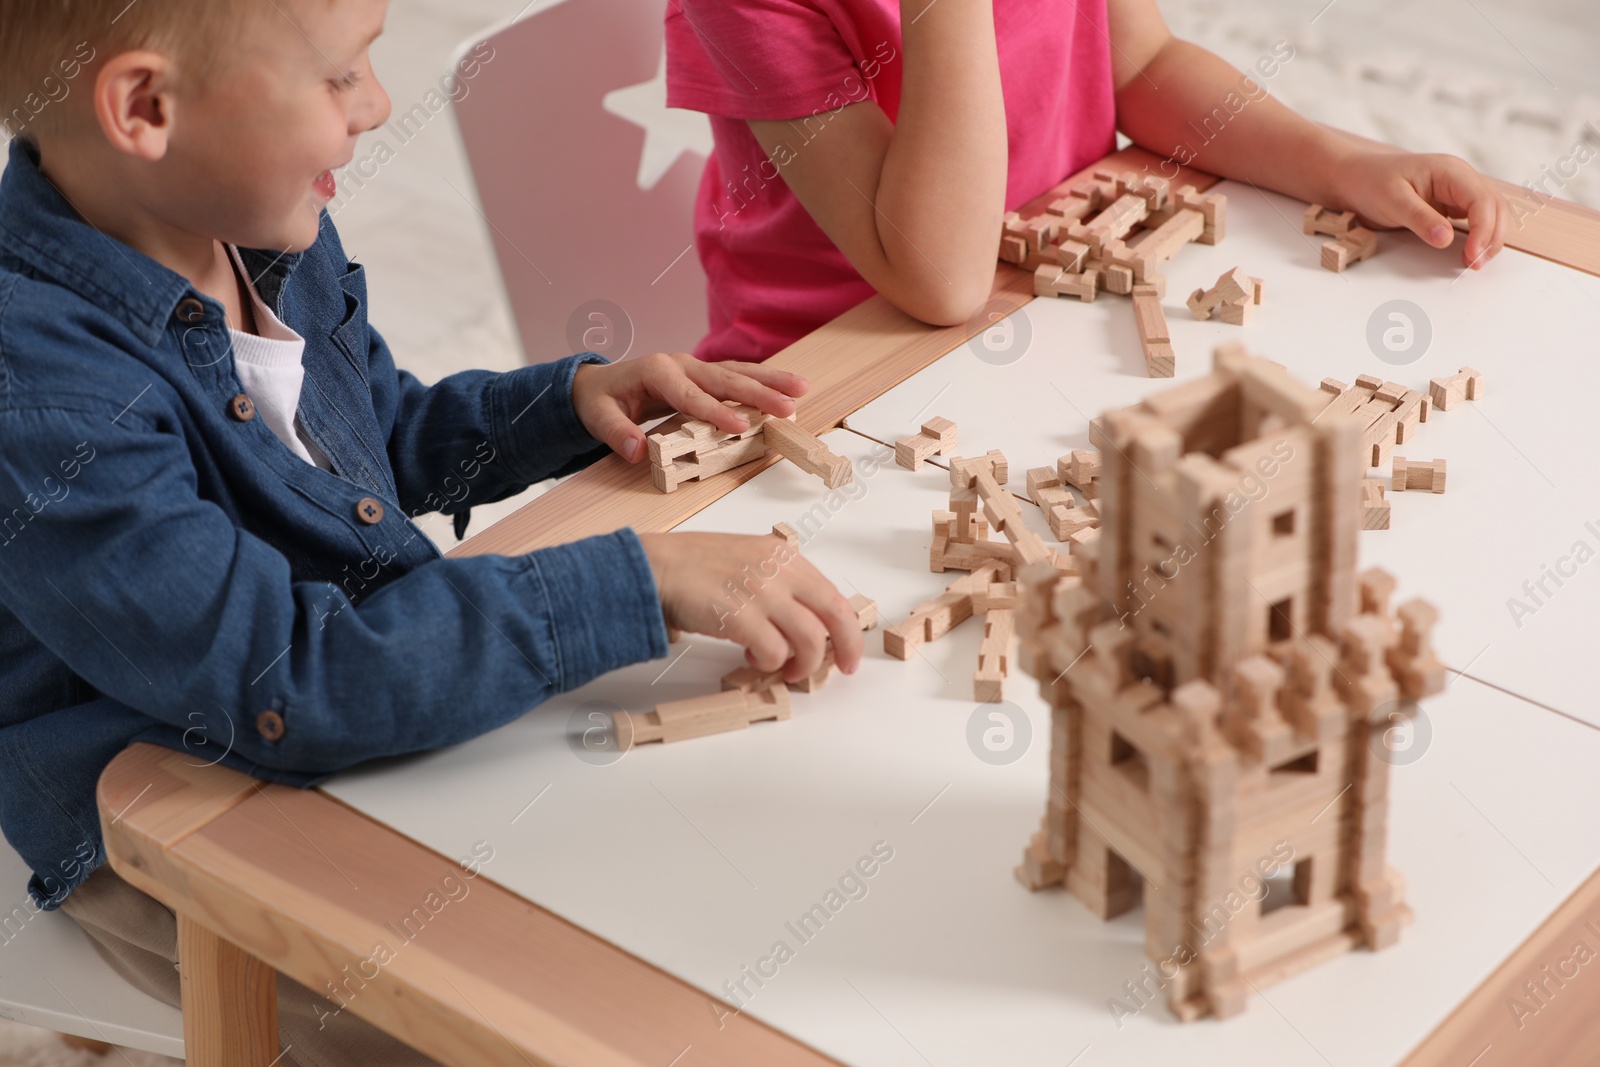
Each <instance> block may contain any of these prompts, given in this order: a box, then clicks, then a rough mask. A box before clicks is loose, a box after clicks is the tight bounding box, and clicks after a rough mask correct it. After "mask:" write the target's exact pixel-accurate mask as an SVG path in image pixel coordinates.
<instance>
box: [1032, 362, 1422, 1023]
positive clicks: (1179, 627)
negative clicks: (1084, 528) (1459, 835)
mask: <svg viewBox="0 0 1600 1067" xmlns="http://www.w3.org/2000/svg"><path fill="white" fill-rule="evenodd" d="M1328 401H1329V398H1328V396H1327V394H1325V393H1320V392H1319V391H1318V390H1316V389H1312V388H1310V387H1308V386H1305V385H1303V384H1301V383H1300V382H1299V381H1297V380H1295V379H1294V378H1293V377H1291V376H1290V375H1289V374H1288V372H1287V371H1285V370H1284V369H1283V367H1281V366H1280V365H1278V364H1276V363H1272V362H1270V361H1268V360H1263V359H1256V358H1252V357H1250V356H1248V355H1246V354H1245V353H1244V351H1243V350H1242V349H1241V348H1239V347H1238V346H1226V347H1224V348H1221V349H1218V350H1217V353H1216V356H1215V364H1214V368H1213V372H1212V373H1211V375H1210V376H1208V377H1206V378H1203V379H1200V380H1197V381H1193V382H1189V383H1187V384H1184V385H1180V386H1178V387H1176V388H1173V389H1169V390H1167V391H1165V392H1162V393H1159V394H1157V395H1155V396H1153V397H1151V398H1150V399H1148V400H1146V401H1144V402H1143V403H1141V404H1139V405H1137V406H1135V407H1131V408H1125V409H1122V410H1119V411H1113V412H1110V413H1108V414H1107V415H1106V416H1105V417H1104V418H1103V419H1101V420H1097V426H1096V427H1095V431H1094V435H1095V437H1096V440H1095V441H1094V442H1093V443H1094V444H1096V445H1097V446H1098V447H1099V448H1100V450H1101V453H1102V456H1103V459H1104V471H1103V473H1102V475H1101V492H1102V497H1101V501H1100V508H1101V534H1100V537H1099V540H1098V543H1097V544H1096V545H1095V546H1094V548H1093V551H1092V552H1091V553H1089V554H1087V555H1085V556H1084V557H1083V559H1082V563H1083V571H1082V574H1081V575H1079V576H1072V575H1063V574H1062V573H1061V572H1060V571H1059V570H1056V569H1055V568H1052V567H1051V566H1050V565H1049V564H1036V565H1033V566H1031V567H1029V568H1027V569H1026V570H1025V571H1024V572H1023V575H1022V580H1021V582H1020V583H1019V584H1021V585H1022V587H1023V591H1022V601H1021V605H1020V607H1019V610H1018V612H1017V629H1018V633H1019V636H1020V637H1021V645H1022V649H1021V651H1022V657H1021V660H1022V664H1023V667H1024V669H1026V670H1027V671H1028V672H1029V673H1031V674H1033V675H1034V676H1035V677H1037V678H1038V679H1039V680H1040V688H1041V690H1042V692H1043V694H1044V696H1045V697H1046V699H1047V700H1048V701H1049V702H1050V705H1051V707H1052V725H1051V757H1050V795H1049V803H1048V807H1047V809H1046V812H1045V815H1044V818H1043V821H1042V826H1041V828H1040V830H1039V831H1038V833H1037V834H1035V835H1034V838H1033V840H1032V842H1031V843H1030V845H1029V846H1028V848H1027V850H1026V852H1025V854H1024V858H1023V863H1022V865H1021V866H1020V867H1018V868H1017V876H1018V878H1019V879H1020V880H1021V881H1022V882H1023V883H1024V884H1025V885H1027V886H1028V887H1029V888H1032V889H1039V888H1041V887H1044V886H1047V885H1053V884H1057V883H1064V884H1065V885H1066V887H1067V889H1068V890H1070V891H1071V892H1072V893H1073V894H1074V895H1076V896H1077V897H1078V898H1079V899H1081V900H1082V901H1083V902H1084V903H1085V904H1087V905H1088V906H1089V907H1090V909H1092V910H1093V911H1094V912H1095V913H1096V914H1097V915H1099V916H1100V917H1101V918H1102V919H1110V918H1112V917H1113V916H1116V915H1118V914H1121V913H1122V912H1125V911H1127V910H1129V909H1130V908H1132V907H1133V906H1134V905H1135V904H1136V903H1137V902H1138V901H1139V900H1140V898H1141V896H1142V898H1143V901H1144V906H1145V951H1146V954H1147V955H1148V956H1149V958H1150V960H1151V961H1152V962H1153V963H1154V964H1156V970H1157V973H1158V974H1159V976H1160V978H1161V979H1162V982H1163V988H1164V990H1165V993H1166V998H1167V1002H1168V1004H1169V1006H1170V1007H1171V1008H1172V1010H1173V1011H1174V1012H1175V1013H1176V1014H1177V1015H1178V1016H1179V1018H1181V1019H1183V1020H1185V1021H1187V1020H1190V1019H1194V1018H1196V1017H1198V1016H1200V1015H1203V1014H1205V1013H1206V1012H1208V1011H1209V1012H1213V1013H1215V1014H1216V1015H1218V1016H1224V1017H1225V1016H1229V1015H1233V1014H1236V1013H1238V1012H1240V1011H1242V1010H1243V1009H1244V1006H1245V1002H1246V996H1247V994H1248V993H1249V992H1250V991H1251V989H1252V987H1257V988H1259V987H1261V986H1262V985H1264V984H1265V983H1268V982H1272V981H1276V980H1277V979H1280V978H1283V977H1286V976H1288V975H1290V974H1293V973H1295V972H1297V971H1299V970H1302V969H1304V968H1307V967H1310V966H1313V965H1315V964H1317V963H1319V962H1321V961H1323V960H1325V959H1328V958H1330V957H1332V956H1334V955H1336V954H1338V953H1341V952H1344V951H1346V950H1348V949H1351V948H1354V947H1356V946H1360V945H1365V946H1367V947H1369V948H1372V949H1380V948H1384V947H1386V946H1388V945H1390V944H1393V943H1394V941H1395V940H1396V938H1397V937H1398V936H1399V931H1400V927H1401V926H1402V925H1403V924H1404V923H1405V922H1407V921H1408V920H1409V919H1410V917H1411V913H1410V909H1409V908H1408V907H1407V906H1406V904H1405V902H1404V899H1403V897H1404V891H1405V883H1404V881H1403V880H1402V878H1401V877H1400V875H1399V874H1398V873H1396V872H1395V871H1393V870H1392V869H1390V868H1389V867H1387V866H1386V865H1385V863H1384V851H1385V841H1386V831H1387V821H1388V783H1389V773H1388V772H1389V765H1388V763H1387V762H1386V761H1385V759H1384V756H1385V755H1386V754H1387V752H1388V751H1389V750H1388V749H1386V748H1385V747H1384V739H1383V736H1382V735H1383V734H1384V732H1385V731H1388V730H1391V729H1393V728H1394V727H1395V725H1396V723H1399V722H1402V721H1403V719H1404V717H1406V716H1409V715H1411V714H1413V713H1414V711H1415V705H1414V704H1412V703H1410V702H1411V701H1415V700H1418V699H1420V698H1422V697H1424V696H1426V695H1429V694H1431V693H1435V692H1438V691H1439V690H1440V689H1442V688H1443V684H1444V672H1443V668H1442V667H1441V666H1440V664H1439V662H1438V660H1437V659H1436V658H1435V657H1434V654H1433V650H1432V646H1431V630H1432V627H1433V624H1434V621H1435V619H1436V613H1435V611H1434V609H1433V608H1432V607H1430V606H1429V605H1428V604H1426V603H1424V602H1423V601H1420V600H1413V601H1410V602H1408V603H1406V604H1404V605H1402V606H1401V607H1399V608H1398V609H1397V610H1395V611H1393V612H1391V610H1390V605H1389V601H1390V595H1391V593H1392V591H1393V588H1394V581H1393V579H1391V578H1390V577H1389V576H1388V575H1386V574H1384V573H1383V572H1382V571H1379V570H1370V571H1367V572H1366V573H1364V574H1362V575H1360V576H1358V575H1357V573H1356V534H1357V531H1358V529H1359V528H1360V514H1359V513H1360V507H1361V492H1360V490H1361V483H1362V475H1363V473H1364V468H1365V466H1366V464H1365V463H1364V462H1363V459H1364V455H1363V447H1362V442H1361V427H1360V426H1359V425H1358V424H1357V423H1356V422H1355V421H1354V420H1352V419H1348V418H1346V417H1345V416H1343V415H1342V414H1339V413H1338V412H1333V411H1330V412H1327V413H1324V410H1323V409H1324V408H1325V407H1326V406H1327V404H1328ZM1267 876H1272V877H1270V878H1269V877H1267Z"/></svg>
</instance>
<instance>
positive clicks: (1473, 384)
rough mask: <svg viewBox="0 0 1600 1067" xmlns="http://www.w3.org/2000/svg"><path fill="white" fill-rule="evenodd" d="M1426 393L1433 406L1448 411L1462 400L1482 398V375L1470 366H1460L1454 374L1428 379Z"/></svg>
mask: <svg viewBox="0 0 1600 1067" xmlns="http://www.w3.org/2000/svg"><path fill="white" fill-rule="evenodd" d="M1428 395H1429V398H1430V399H1431V400H1432V402H1433V406H1434V407H1436V408H1438V409H1439V410H1440V411H1449V410H1450V409H1451V408H1453V407H1455V406H1456V405H1457V404H1459V403H1461V401H1463V400H1478V399H1481V398H1482V396H1483V375H1482V374H1481V373H1479V372H1478V371H1475V370H1473V369H1472V368H1471V367H1462V368H1461V370H1459V371H1457V372H1456V373H1455V374H1447V375H1445V376H1443V377H1440V378H1434V379H1432V380H1430V381H1429V382H1428Z"/></svg>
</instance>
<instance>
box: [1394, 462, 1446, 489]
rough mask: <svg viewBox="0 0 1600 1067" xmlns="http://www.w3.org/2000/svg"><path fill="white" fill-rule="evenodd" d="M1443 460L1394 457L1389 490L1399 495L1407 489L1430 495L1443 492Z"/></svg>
mask: <svg viewBox="0 0 1600 1067" xmlns="http://www.w3.org/2000/svg"><path fill="white" fill-rule="evenodd" d="M1444 473H1445V468H1444V460H1442V459H1432V460H1414V459H1413V460H1407V459H1406V457H1404V456H1396V457H1394V470H1393V474H1392V476H1391V477H1390V479H1389V482H1390V488H1392V489H1393V490H1394V491H1395V492H1397V493H1399V492H1402V491H1404V490H1407V489H1420V490H1423V491H1425V492H1430V493H1442V492H1444Z"/></svg>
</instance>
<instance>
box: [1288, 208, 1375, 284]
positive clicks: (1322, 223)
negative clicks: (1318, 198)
mask: <svg viewBox="0 0 1600 1067" xmlns="http://www.w3.org/2000/svg"><path fill="white" fill-rule="evenodd" d="M1302 229H1303V230H1304V231H1305V234H1306V236H1307V237H1311V236H1315V235H1317V234H1321V235H1323V236H1324V237H1332V238H1333V240H1331V241H1329V242H1327V243H1326V244H1324V245H1323V246H1322V268H1323V269H1324V270H1331V271H1335V272H1337V271H1342V270H1344V269H1345V268H1346V267H1348V266H1349V265H1350V264H1352V263H1360V262H1361V261H1362V260H1364V259H1371V258H1372V256H1373V255H1374V254H1375V253H1376V252H1377V251H1378V235H1377V234H1375V233H1373V232H1372V231H1371V230H1369V229H1367V228H1366V227H1365V226H1357V225H1356V213H1355V212H1354V211H1340V212H1335V211H1329V210H1327V209H1326V208H1324V207H1323V206H1322V205H1321V204H1312V205H1311V206H1310V207H1308V208H1306V214H1305V220H1304V222H1303V224H1302Z"/></svg>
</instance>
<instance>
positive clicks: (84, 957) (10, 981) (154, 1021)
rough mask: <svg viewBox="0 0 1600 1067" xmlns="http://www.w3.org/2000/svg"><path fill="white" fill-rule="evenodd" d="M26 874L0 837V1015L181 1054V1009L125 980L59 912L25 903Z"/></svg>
mask: <svg viewBox="0 0 1600 1067" xmlns="http://www.w3.org/2000/svg"><path fill="white" fill-rule="evenodd" d="M28 877H29V871H28V865H27V864H25V863H23V862H22V857H21V856H19V855H17V854H16V852H15V851H13V850H12V848H11V846H10V845H9V844H7V843H6V841H5V840H4V838H0V901H3V902H4V903H3V904H0V908H3V909H4V910H3V911H0V1018H6V1019H14V1020H15V1021H17V1022H20V1023H26V1024H27V1025H29V1026H37V1027H40V1028H41V1029H45V1030H54V1031H56V1032H57V1033H62V1034H71V1035H74V1036H77V1037H83V1038H89V1039H91V1040H95V1041H104V1042H107V1043H109V1044H113V1045H121V1046H123V1047H125V1048H135V1049H141V1050H143V1051H146V1052H155V1053H158V1054H160V1055H162V1056H172V1057H174V1058H176V1059H182V1058H183V1014H182V1012H180V1011H179V1010H178V1009H177V1008H174V1007H172V1006H171V1005H168V1004H163V1003H162V1002H161V1001H159V1000H156V999H155V998H154V997H149V996H146V995H145V994H143V993H141V992H139V991H138V990H136V989H134V988H133V986H131V985H129V984H128V983H127V982H126V981H125V980H123V978H122V977H121V976H120V975H119V974H117V973H116V972H115V971H113V970H112V969H111V967H110V965H109V964H107V963H106V962H105V961H104V960H102V959H101V958H100V956H99V954H98V953H96V952H95V950H94V947H93V946H92V945H91V944H90V943H89V937H88V935H87V934H85V933H84V932H83V930H81V929H80V928H79V927H78V924H77V923H75V922H73V921H72V920H71V919H69V918H67V916H65V915H63V914H62V913H61V912H60V911H46V912H41V911H38V910H37V909H35V908H34V907H32V906H31V905H30V904H29V902H28V899H27V893H28V890H27V884H28Z"/></svg>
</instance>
